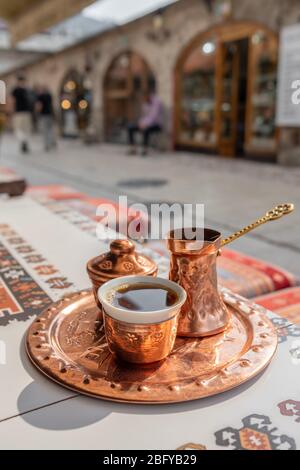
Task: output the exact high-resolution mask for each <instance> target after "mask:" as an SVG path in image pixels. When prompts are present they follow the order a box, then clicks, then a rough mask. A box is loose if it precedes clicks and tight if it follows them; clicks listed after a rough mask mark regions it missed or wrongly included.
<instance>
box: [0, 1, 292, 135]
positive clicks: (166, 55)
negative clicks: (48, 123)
mask: <svg viewBox="0 0 300 470" xmlns="http://www.w3.org/2000/svg"><path fill="white" fill-rule="evenodd" d="M207 4H208V2H206V1H204V0H181V1H179V2H178V3H176V4H174V5H172V6H170V7H169V8H168V9H167V10H166V12H165V15H164V18H165V27H166V29H167V30H169V31H170V37H169V38H168V39H166V40H165V41H164V42H162V43H157V42H155V41H152V40H150V39H149V38H148V36H147V32H149V31H151V30H152V21H153V16H152V15H149V16H146V17H144V18H142V19H139V20H136V21H134V22H132V23H130V24H128V25H126V26H124V27H120V28H116V29H115V30H113V31H109V32H107V33H104V34H102V35H101V36H98V37H97V38H94V39H91V40H89V41H86V42H85V43H82V44H81V45H79V46H76V47H73V48H70V49H68V50H66V51H64V52H62V53H59V54H55V55H53V56H49V57H48V58H46V59H45V60H43V61H41V62H39V63H36V64H34V65H31V66H28V67H25V68H24V72H25V73H26V75H27V77H28V81H29V83H30V84H31V85H34V84H35V83H47V84H48V86H49V87H50V89H51V91H52V92H53V94H54V96H55V98H56V103H57V104H58V96H59V91H60V87H61V82H62V80H63V77H64V75H65V74H66V73H67V71H68V70H69V69H70V68H73V67H75V68H77V69H78V70H79V71H80V72H83V71H84V69H85V65H86V63H87V61H88V62H89V63H91V64H92V72H91V78H92V82H93V96H94V124H95V126H96V128H97V133H98V135H99V136H100V138H101V136H102V135H103V94H102V83H103V79H104V76H105V73H106V71H107V68H108V66H109V65H110V63H111V61H112V59H113V58H114V57H115V56H116V55H118V54H119V53H121V52H122V51H125V50H134V51H136V52H139V53H140V54H141V55H142V56H143V57H144V58H145V60H146V61H147V63H148V64H149V66H150V67H151V69H152V70H153V72H154V74H155V76H156V80H157V85H158V93H159V95H160V97H161V98H162V100H163V102H164V105H165V107H166V109H167V110H168V114H169V116H171V115H172V107H173V101H174V68H175V65H176V61H177V59H178V57H179V55H180V53H181V51H182V49H183V48H184V47H185V46H186V45H187V44H188V43H189V41H190V40H191V39H192V38H193V37H195V35H197V34H199V33H200V32H201V31H205V30H206V29H208V28H209V27H210V26H212V25H213V24H215V23H216V22H218V21H220V20H218V19H216V18H215V17H214V16H213V14H212V13H211V12H210V10H209V8H208V7H207ZM299 16H300V5H299V2H298V1H297V0H284V1H283V0H264V1H261V0H233V19H235V20H252V21H256V22H258V23H262V24H264V25H265V26H268V27H269V28H271V29H273V30H275V31H278V30H279V28H280V27H281V26H282V25H283V24H289V23H294V22H296V21H297V20H298V18H299ZM14 76H15V74H10V75H7V76H6V77H3V78H4V79H5V80H6V82H7V85H8V88H9V87H10V86H12V84H13V81H14ZM170 122H171V118H170ZM170 132H171V125H170Z"/></svg>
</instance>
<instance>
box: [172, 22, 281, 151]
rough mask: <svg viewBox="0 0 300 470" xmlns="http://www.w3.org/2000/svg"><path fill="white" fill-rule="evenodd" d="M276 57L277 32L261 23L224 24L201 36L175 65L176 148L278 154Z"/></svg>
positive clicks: (185, 50) (190, 45)
mask: <svg viewBox="0 0 300 470" xmlns="http://www.w3.org/2000/svg"><path fill="white" fill-rule="evenodd" d="M277 53H278V40H277V36H276V34H275V33H273V32H272V31H270V30H269V29H267V28H266V27H264V26H262V25H259V24H257V23H249V22H232V23H226V24H222V25H218V26H215V27H213V28H211V29H209V30H208V31H206V32H204V33H201V34H199V35H198V36H197V37H196V38H195V39H194V40H193V41H192V42H191V43H190V44H189V45H188V46H187V47H186V48H185V49H184V51H183V52H182V54H181V55H180V58H179V60H178V63H177V65H176V76H175V88H176V98H175V113H174V121H175V122H174V124H175V126H174V127H175V132H174V135H175V145H176V146H177V147H189V148H199V149H204V150H210V151H211V152H218V153H220V154H221V155H227V156H234V155H251V156H254V155H259V156H272V155H274V154H275V152H276V141H277V137H278V132H277V130H276V126H275V107H276V80H277Z"/></svg>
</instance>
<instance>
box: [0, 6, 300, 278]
mask: <svg viewBox="0 0 300 470" xmlns="http://www.w3.org/2000/svg"><path fill="white" fill-rule="evenodd" d="M299 21H300V4H299V2H298V1H297V0H264V2H261V0H143V1H140V0H99V1H96V2H95V1H94V2H93V1H89V0H65V1H62V0H48V1H45V0H23V1H18V0H10V1H9V2H8V1H7V0H0V79H1V80H2V81H3V82H4V83H5V86H6V103H4V104H2V105H0V133H1V137H0V140H1V141H0V165H3V166H5V167H9V168H11V169H12V170H13V171H16V172H17V173H19V174H21V175H22V176H24V177H25V178H26V180H27V181H28V183H29V184H31V185H46V184H48V185H49V184H61V185H69V186H72V187H74V188H76V190H79V191H84V192H85V193H86V194H88V195H89V196H90V197H100V196H101V197H107V198H109V199H111V200H115V201H116V200H117V198H118V196H119V195H120V194H126V195H128V196H129V198H130V200H131V201H140V202H146V203H147V204H148V203H150V202H152V201H155V202H157V201H162V202H174V201H179V202H182V203H184V202H189V203H191V202H193V203H196V202H198V203H204V204H205V215H206V221H207V222H206V223H207V225H210V226H213V227H214V228H217V229H219V230H221V231H222V233H224V234H227V233H229V232H231V231H232V230H234V229H236V228H239V227H240V226H243V225H245V224H247V223H248V222H250V221H251V220H252V219H253V218H256V217H257V216H259V215H262V214H264V212H265V211H266V210H268V209H269V208H271V207H272V206H274V205H276V204H277V203H279V202H295V203H296V204H297V202H299V203H300V195H299V181H300V168H299V164H300V131H299V126H300V111H299V109H300V108H299V106H298V105H297V104H295V103H293V102H292V94H293V91H295V90H296V91H297V86H296V85H295V86H293V83H294V82H295V81H296V80H297V79H299V80H300V23H299ZM295 87H296V88H295ZM298 227H299V216H298V214H297V211H296V213H295V214H294V215H293V216H291V217H289V218H288V219H287V220H284V221H282V222H278V224H274V225H271V227H269V226H266V227H265V228H262V229H260V230H259V231H258V232H256V233H254V234H253V235H249V236H248V237H246V238H244V239H241V240H240V241H239V242H237V243H236V247H237V248H238V249H240V250H242V251H243V252H245V253H247V254H249V255H254V256H259V257H260V258H262V259H264V260H267V261H269V262H274V263H277V264H280V265H282V266H283V267H285V268H286V269H289V270H291V271H292V272H294V273H297V274H300V267H299V260H300V255H299V253H300V235H299V228H298Z"/></svg>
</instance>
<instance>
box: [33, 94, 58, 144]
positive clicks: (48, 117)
mask: <svg viewBox="0 0 300 470" xmlns="http://www.w3.org/2000/svg"><path fill="white" fill-rule="evenodd" d="M36 112H37V113H38V116H39V123H40V129H41V133H42V137H43V142H44V148H45V150H46V152H48V151H49V150H51V149H52V148H54V147H56V139H55V133H54V112H53V100H52V95H51V93H50V91H49V90H48V88H46V87H41V88H40V89H39V91H38V93H37V101H36Z"/></svg>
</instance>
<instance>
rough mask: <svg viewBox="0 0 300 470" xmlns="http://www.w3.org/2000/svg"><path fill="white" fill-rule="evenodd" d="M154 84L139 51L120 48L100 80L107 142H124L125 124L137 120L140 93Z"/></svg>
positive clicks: (141, 97) (140, 101) (141, 98)
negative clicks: (121, 50) (101, 82)
mask: <svg viewBox="0 0 300 470" xmlns="http://www.w3.org/2000/svg"><path fill="white" fill-rule="evenodd" d="M154 87H155V77H154V74H153V73H152V71H151V69H150V67H149V66H148V64H147V63H146V61H145V59H144V58H143V57H142V56H141V55H140V54H139V53H137V52H134V51H124V52H122V53H120V54H118V56H117V57H115V58H114V59H113V60H112V62H111V64H110V65H109V67H108V69H107V72H106V74H105V77H104V82H103V96H104V132H105V139H106V140H107V141H110V142H117V143H124V142H125V139H126V137H125V129H126V126H127V124H128V123H129V122H134V121H136V120H137V119H138V117H139V115H140V112H141V106H142V101H143V95H144V94H145V93H147V92H149V91H150V90H153V88H154Z"/></svg>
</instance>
